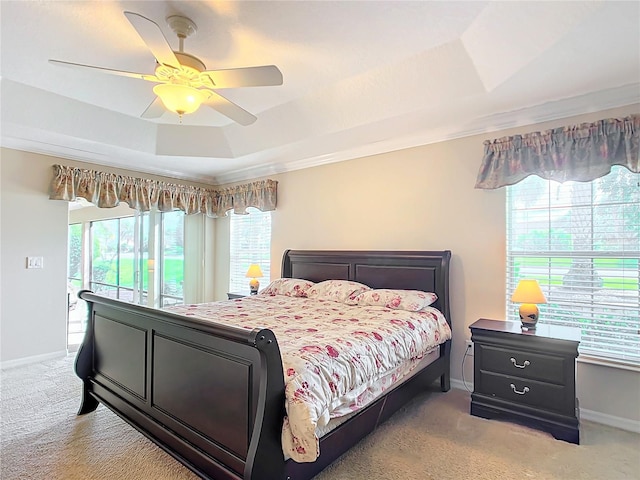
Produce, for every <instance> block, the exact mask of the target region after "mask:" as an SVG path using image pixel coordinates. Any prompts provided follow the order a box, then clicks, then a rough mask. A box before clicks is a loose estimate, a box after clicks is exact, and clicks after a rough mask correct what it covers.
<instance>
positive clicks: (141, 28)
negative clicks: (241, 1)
mask: <svg viewBox="0 0 640 480" xmlns="http://www.w3.org/2000/svg"><path fill="white" fill-rule="evenodd" d="M124 14H125V16H126V17H127V19H128V20H129V22H131V25H133V28H135V30H136V31H137V32H138V35H140V37H141V38H142V40H143V41H144V42H145V44H146V45H147V47H148V48H149V50H151V53H152V54H153V56H154V57H155V59H156V61H157V66H156V69H155V72H154V73H155V74H153V75H152V74H145V73H134V72H127V71H122V70H113V69H110V68H103V67H96V66H92V65H82V64H79V63H71V62H64V61H61V60H49V62H50V63H53V64H55V65H62V66H67V67H74V68H82V69H92V70H97V71H100V72H105V73H109V74H113V75H120V76H125V77H132V78H138V79H142V80H147V81H149V82H154V83H157V85H156V86H155V87H153V92H154V93H155V94H156V98H155V100H154V101H153V102H151V104H150V105H149V106H148V107H147V108H146V110H145V111H144V112H143V113H142V115H141V117H143V118H157V117H160V116H161V115H162V114H163V113H164V112H165V108H166V109H167V110H170V111H172V112H175V113H177V114H178V116H179V117H180V120H181V121H182V116H183V115H186V114H188V113H193V112H195V111H196V110H197V109H198V108H200V105H202V104H204V105H207V106H209V107H211V108H213V109H214V110H216V111H218V112H220V113H222V114H223V115H225V116H226V117H228V118H230V119H231V120H234V121H235V122H237V123H239V124H240V125H250V124H252V123H253V122H255V121H256V117H255V116H254V115H253V114H251V113H249V112H247V111H246V110H244V109H243V108H241V107H240V106H238V105H236V104H235V103H233V102H231V101H230V100H228V99H226V98H225V97H223V96H222V95H220V94H219V93H218V92H216V91H215V90H216V89H219V88H238V87H258V86H276V85H282V73H281V72H280V70H279V69H278V67H276V66H275V65H264V66H259V67H245V68H230V69H223V70H207V69H206V67H205V65H204V63H203V62H202V61H201V60H200V59H199V58H197V57H195V56H193V55H190V54H188V53H186V52H184V39H185V38H187V37H188V36H189V35H191V34H193V33H195V32H196V31H197V27H196V24H195V23H194V22H193V21H191V20H190V19H189V18H187V17H183V16H179V15H173V16H170V17H167V24H168V25H169V26H170V27H171V29H172V30H173V31H174V32H175V33H176V35H177V36H178V40H179V43H180V45H179V48H178V51H174V50H173V49H172V48H171V46H170V45H169V43H168V42H167V39H166V38H165V36H164V34H163V33H162V30H160V27H159V26H158V24H157V23H155V22H154V21H153V20H149V19H148V18H146V17H143V16H142V15H139V14H137V13H133V12H124Z"/></svg>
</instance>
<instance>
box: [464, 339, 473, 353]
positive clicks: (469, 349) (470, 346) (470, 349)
mask: <svg viewBox="0 0 640 480" xmlns="http://www.w3.org/2000/svg"><path fill="white" fill-rule="evenodd" d="M465 354H467V355H469V356H470V357H473V342H472V341H471V340H467V348H466V351H465Z"/></svg>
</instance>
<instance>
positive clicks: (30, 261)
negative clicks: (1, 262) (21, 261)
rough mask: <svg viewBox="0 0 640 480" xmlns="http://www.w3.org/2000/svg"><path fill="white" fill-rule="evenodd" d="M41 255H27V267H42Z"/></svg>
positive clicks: (42, 259)
mask: <svg viewBox="0 0 640 480" xmlns="http://www.w3.org/2000/svg"><path fill="white" fill-rule="evenodd" d="M43 267H44V258H43V257H27V268H43Z"/></svg>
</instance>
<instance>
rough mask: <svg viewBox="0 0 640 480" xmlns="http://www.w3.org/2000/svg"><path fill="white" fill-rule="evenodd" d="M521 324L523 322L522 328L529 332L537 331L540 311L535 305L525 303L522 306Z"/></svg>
mask: <svg viewBox="0 0 640 480" xmlns="http://www.w3.org/2000/svg"><path fill="white" fill-rule="evenodd" d="M518 313H519V314H520V322H522V328H526V329H527V330H535V329H536V324H537V323H538V316H539V314H540V311H539V310H538V306H537V305H536V304H535V303H523V304H522V305H520V310H519V312H518Z"/></svg>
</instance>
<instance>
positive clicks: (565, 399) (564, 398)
mask: <svg viewBox="0 0 640 480" xmlns="http://www.w3.org/2000/svg"><path fill="white" fill-rule="evenodd" d="M477 385H480V388H479V389H478V393H481V394H484V395H489V396H495V397H498V398H502V399H504V400H508V401H511V402H517V403H518V404H520V405H529V406H531V407H536V408H541V409H545V410H548V411H555V412H558V413H560V414H564V415H574V414H575V411H574V409H575V398H574V397H573V394H572V393H571V392H569V390H568V389H567V388H566V387H563V386H561V385H554V384H551V383H544V382H538V381H536V380H531V379H524V378H519V377H513V376H506V375H499V374H494V373H491V372H484V371H483V372H481V374H480V381H479V382H478V383H477Z"/></svg>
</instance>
